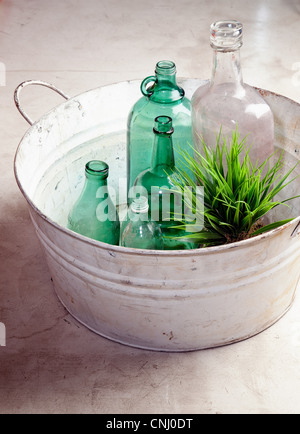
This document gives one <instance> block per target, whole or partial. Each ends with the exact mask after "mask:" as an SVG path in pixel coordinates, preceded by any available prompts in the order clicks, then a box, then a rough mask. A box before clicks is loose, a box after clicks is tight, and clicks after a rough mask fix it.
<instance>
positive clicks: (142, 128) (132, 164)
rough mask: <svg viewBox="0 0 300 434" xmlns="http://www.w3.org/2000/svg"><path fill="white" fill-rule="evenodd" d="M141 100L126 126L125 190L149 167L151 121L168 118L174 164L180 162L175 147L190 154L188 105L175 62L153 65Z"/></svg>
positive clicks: (151, 133) (189, 109)
mask: <svg viewBox="0 0 300 434" xmlns="http://www.w3.org/2000/svg"><path fill="white" fill-rule="evenodd" d="M141 92H142V94H143V96H142V97H141V98H140V99H139V100H138V101H137V102H136V103H135V105H134V106H133V107H132V109H131V111H130V113H129V116H128V123H127V187H128V191H129V189H130V188H131V187H132V185H133V183H134V181H135V179H136V177H137V176H138V174H139V173H140V172H142V171H143V170H146V169H149V167H150V165H151V157H152V146H153V132H152V129H153V120H154V119H155V118H156V117H157V116H160V115H164V116H169V117H171V118H172V120H173V126H174V129H175V132H174V135H173V143H174V151H175V161H176V164H177V161H178V160H179V159H180V154H179V152H178V151H177V146H178V145H179V146H180V147H181V148H183V149H185V150H186V151H187V152H189V153H190V152H191V148H190V146H189V145H188V143H190V144H192V124H191V103H190V100H189V99H188V98H186V96H185V92H184V89H182V88H181V87H180V86H178V84H177V81H176V66H175V64H174V62H172V61H169V60H162V61H160V62H158V63H157V64H156V69H155V75H153V76H150V77H147V78H145V79H144V80H143V81H142V83H141Z"/></svg>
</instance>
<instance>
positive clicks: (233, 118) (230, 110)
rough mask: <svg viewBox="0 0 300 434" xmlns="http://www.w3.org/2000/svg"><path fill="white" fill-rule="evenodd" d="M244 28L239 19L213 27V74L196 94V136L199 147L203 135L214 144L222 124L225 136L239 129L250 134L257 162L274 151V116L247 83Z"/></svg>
mask: <svg viewBox="0 0 300 434" xmlns="http://www.w3.org/2000/svg"><path fill="white" fill-rule="evenodd" d="M242 30H243V26H242V24H241V23H240V22H238V21H217V22H215V23H213V24H212V25H211V27H210V32H211V36H210V42H211V47H212V48H213V68H212V77H211V80H210V82H209V83H208V84H206V85H204V86H201V87H199V88H198V89H197V90H196V92H195V93H194V95H193V97H192V128H193V139H194V145H195V146H196V147H199V149H201V138H203V139H204V141H205V143H206V144H207V145H209V146H212V147H213V146H214V144H215V143H216V135H218V134H219V131H220V127H222V136H227V137H229V138H230V139H231V137H232V132H233V131H235V130H236V129H237V131H238V133H239V135H240V139H242V138H244V137H245V136H247V145H248V146H249V147H250V146H251V149H250V157H251V161H252V163H253V164H255V163H256V162H257V161H258V162H259V163H262V162H263V161H264V160H265V159H266V158H268V157H269V156H270V155H271V154H272V153H273V152H274V119H273V114H272V111H271V109H270V107H269V105H268V104H267V103H266V102H265V100H264V99H263V98H262V96H261V95H260V93H259V92H258V91H257V90H256V89H254V88H253V87H251V86H249V85H247V84H245V83H244V82H243V77H242V70H241V63H240V47H241V46H242Z"/></svg>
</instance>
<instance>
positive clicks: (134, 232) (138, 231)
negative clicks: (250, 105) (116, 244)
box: [120, 196, 163, 250]
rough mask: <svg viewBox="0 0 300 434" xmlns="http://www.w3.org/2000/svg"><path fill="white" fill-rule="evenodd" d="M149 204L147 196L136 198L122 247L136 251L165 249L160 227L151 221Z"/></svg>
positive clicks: (124, 233) (129, 214)
mask: <svg viewBox="0 0 300 434" xmlns="http://www.w3.org/2000/svg"><path fill="white" fill-rule="evenodd" d="M148 211H149V204H148V199H147V197H145V196H140V197H138V198H136V199H135V200H134V201H133V202H132V203H131V204H130V207H129V211H128V217H129V219H128V222H127V225H126V226H125V228H124V229H123V231H122V234H121V241H120V245H121V246H124V247H134V248H136V249H153V250H162V249H163V237H162V232H161V229H160V227H159V225H158V224H157V223H156V222H155V221H151V220H149V216H148Z"/></svg>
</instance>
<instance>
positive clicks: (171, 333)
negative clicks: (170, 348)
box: [163, 331, 174, 341]
mask: <svg viewBox="0 0 300 434" xmlns="http://www.w3.org/2000/svg"><path fill="white" fill-rule="evenodd" d="M163 335H164V336H167V337H168V338H169V341H171V340H172V339H173V337H174V335H173V332H172V331H170V333H163Z"/></svg>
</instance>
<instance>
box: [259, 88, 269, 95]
mask: <svg viewBox="0 0 300 434" xmlns="http://www.w3.org/2000/svg"><path fill="white" fill-rule="evenodd" d="M258 92H259V93H260V94H261V96H268V95H269V94H270V92H269V91H268V90H265V89H258Z"/></svg>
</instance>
